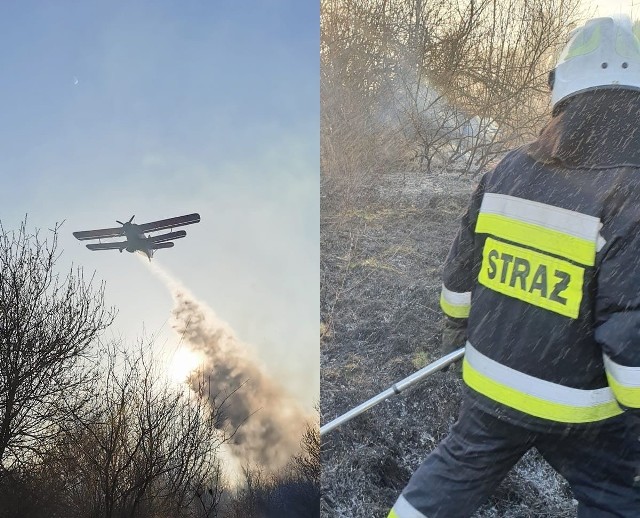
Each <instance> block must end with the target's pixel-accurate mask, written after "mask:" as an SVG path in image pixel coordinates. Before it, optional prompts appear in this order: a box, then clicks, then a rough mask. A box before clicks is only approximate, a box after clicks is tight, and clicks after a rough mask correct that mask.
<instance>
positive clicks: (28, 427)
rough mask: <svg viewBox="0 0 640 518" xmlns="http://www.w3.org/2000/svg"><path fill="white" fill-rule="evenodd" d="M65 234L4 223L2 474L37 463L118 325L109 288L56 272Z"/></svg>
mask: <svg viewBox="0 0 640 518" xmlns="http://www.w3.org/2000/svg"><path fill="white" fill-rule="evenodd" d="M57 235H58V227H56V228H54V229H53V231H51V234H50V235H49V236H48V239H42V237H41V235H40V233H39V232H38V231H36V232H35V233H32V234H31V233H29V232H28V231H27V229H26V220H25V222H23V223H22V224H21V226H20V229H19V230H17V231H7V230H5V229H4V228H3V227H2V226H1V224H0V467H1V468H2V470H3V471H4V470H6V469H8V468H14V467H16V466H18V465H20V464H21V463H24V462H26V461H27V460H29V459H32V458H34V457H35V456H37V455H38V454H39V453H40V452H41V451H42V449H43V448H44V447H45V445H46V443H47V440H49V439H51V438H52V437H53V436H54V435H55V434H56V433H57V432H58V430H59V426H60V423H61V422H62V421H64V420H65V419H66V416H67V410H68V409H76V410H77V409H79V408H80V407H81V406H82V404H83V403H84V402H85V401H84V400H83V399H82V398H80V397H78V396H79V394H80V393H81V389H83V388H84V387H85V386H86V384H87V382H88V380H89V379H90V377H91V372H90V371H89V370H86V369H81V368H80V367H81V366H82V364H83V362H84V361H85V360H86V359H87V358H88V357H89V356H90V354H91V351H92V344H93V343H94V342H95V340H96V339H97V337H98V335H99V334H100V332H101V331H103V330H104V329H105V328H106V327H107V326H108V325H109V324H110V323H111V321H112V313H111V312H110V311H108V310H106V309H105V308H104V305H103V286H100V287H98V288H94V286H93V285H92V283H91V281H89V282H86V281H85V280H84V278H83V274H82V270H81V269H75V270H74V269H72V270H70V271H69V272H68V273H67V274H66V276H64V277H60V276H59V275H58V274H57V273H56V270H55V266H56V260H57V259H58V252H57V245H58V243H57Z"/></svg>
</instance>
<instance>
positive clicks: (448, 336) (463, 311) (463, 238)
mask: <svg viewBox="0 0 640 518" xmlns="http://www.w3.org/2000/svg"><path fill="white" fill-rule="evenodd" d="M484 180H485V177H483V178H482V180H481V181H480V184H479V185H478V187H477V188H476V190H475V192H474V193H473V195H472V197H471V202H470V203H469V205H468V207H467V210H466V212H465V213H464V215H463V216H462V219H461V221H460V227H459V229H458V233H457V234H456V237H455V239H454V240H453V243H452V245H451V248H450V250H449V255H448V256H447V259H446V261H445V263H444V269H443V270H444V271H443V283H442V290H441V293H440V307H441V308H442V311H443V312H444V314H445V321H444V326H443V331H442V353H443V354H448V353H450V352H452V351H455V350H456V349H459V348H460V347H464V345H465V344H466V341H467V319H468V317H469V311H470V310H471V291H472V289H473V286H474V284H475V278H474V241H475V239H474V238H475V232H474V229H475V226H476V221H477V219H478V212H479V211H480V205H481V203H482V196H483V194H484Z"/></svg>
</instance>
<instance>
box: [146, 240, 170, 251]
mask: <svg viewBox="0 0 640 518" xmlns="http://www.w3.org/2000/svg"><path fill="white" fill-rule="evenodd" d="M172 246H173V243H171V242H169V243H153V244H152V245H151V246H150V247H149V248H150V249H151V250H157V249H158V248H171V247H172Z"/></svg>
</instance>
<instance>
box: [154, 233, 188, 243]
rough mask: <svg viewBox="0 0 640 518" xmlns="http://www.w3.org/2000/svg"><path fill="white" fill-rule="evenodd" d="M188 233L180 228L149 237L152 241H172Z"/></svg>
mask: <svg viewBox="0 0 640 518" xmlns="http://www.w3.org/2000/svg"><path fill="white" fill-rule="evenodd" d="M186 235H187V233H186V232H185V231H184V230H178V231H176V232H169V233H168V234H161V235H159V236H153V237H149V238H147V239H148V240H149V241H150V242H151V243H162V242H163V241H172V240H173V239H180V238H181V237H184V236H186Z"/></svg>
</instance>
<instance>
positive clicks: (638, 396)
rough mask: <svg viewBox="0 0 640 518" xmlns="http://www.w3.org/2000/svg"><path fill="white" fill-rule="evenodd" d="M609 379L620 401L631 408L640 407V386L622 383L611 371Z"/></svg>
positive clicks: (608, 375) (608, 374)
mask: <svg viewBox="0 0 640 518" xmlns="http://www.w3.org/2000/svg"><path fill="white" fill-rule="evenodd" d="M607 380H608V381H609V386H610V387H611V390H613V393H614V394H615V396H616V399H617V400H618V401H620V403H622V404H623V405H624V406H626V407H629V408H640V387H629V386H627V385H622V384H620V383H618V381H617V380H616V379H615V378H614V377H613V376H612V375H611V373H609V372H607Z"/></svg>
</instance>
